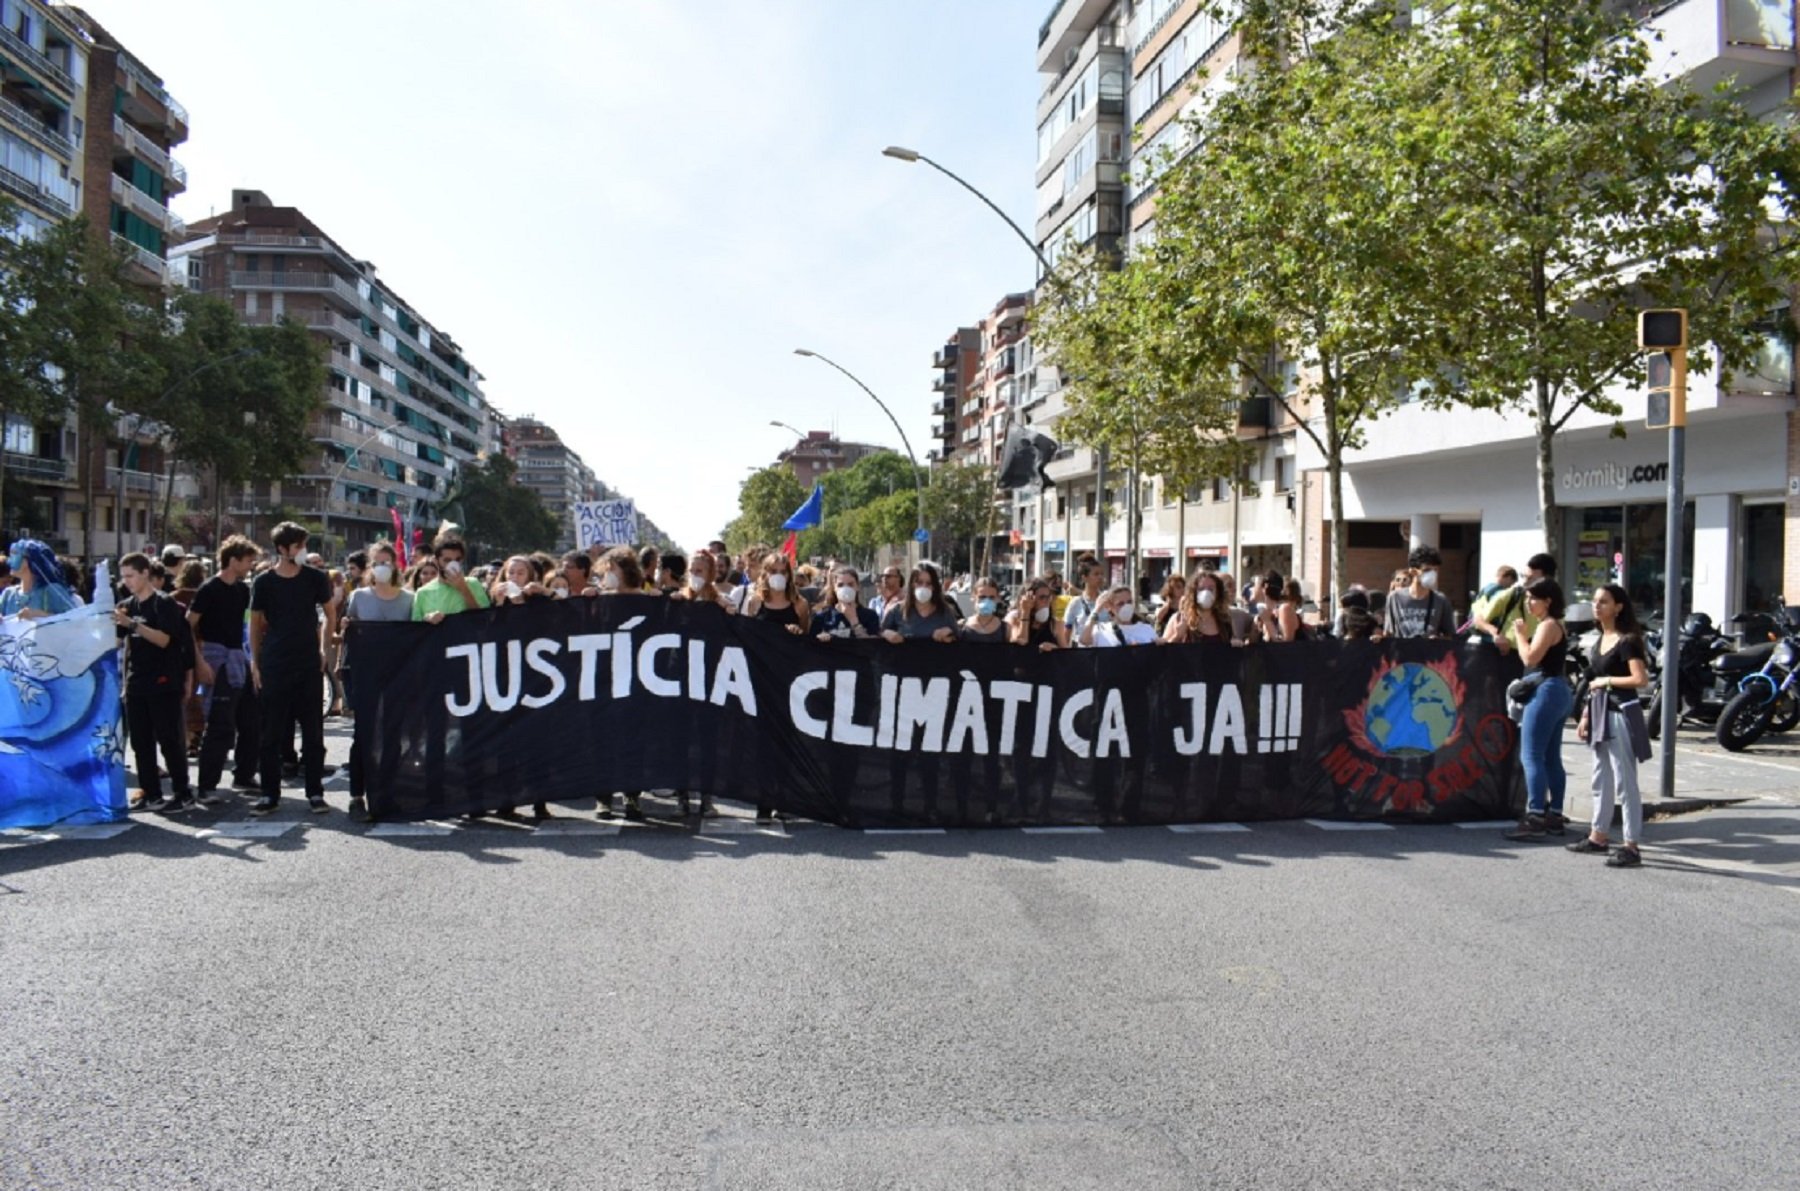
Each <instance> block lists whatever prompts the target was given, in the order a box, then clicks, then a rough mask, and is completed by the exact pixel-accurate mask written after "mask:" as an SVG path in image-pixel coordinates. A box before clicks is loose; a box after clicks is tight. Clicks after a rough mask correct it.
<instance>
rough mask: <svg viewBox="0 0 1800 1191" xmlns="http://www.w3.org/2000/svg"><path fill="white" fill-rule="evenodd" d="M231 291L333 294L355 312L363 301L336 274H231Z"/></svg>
mask: <svg viewBox="0 0 1800 1191" xmlns="http://www.w3.org/2000/svg"><path fill="white" fill-rule="evenodd" d="M231 288H232V289H254V290H278V289H280V290H287V289H293V290H312V291H323V292H325V293H328V294H335V295H336V296H337V297H339V298H342V299H343V300H344V301H346V302H348V303H350V305H351V306H352V307H354V308H355V309H357V310H359V311H360V310H362V309H363V300H362V298H361V296H360V295H358V294H357V292H356V287H355V286H353V285H351V284H350V283H349V282H347V281H345V280H344V279H343V278H342V277H339V276H338V275H337V274H336V273H319V272H308V273H302V272H295V271H293V270H288V271H286V272H281V273H264V272H262V271H260V270H258V271H256V272H233V273H232V274H231Z"/></svg>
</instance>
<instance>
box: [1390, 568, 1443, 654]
mask: <svg viewBox="0 0 1800 1191" xmlns="http://www.w3.org/2000/svg"><path fill="white" fill-rule="evenodd" d="M1443 561H1444V560H1443V559H1442V558H1441V557H1440V556H1439V555H1438V552H1437V551H1436V550H1434V549H1432V548H1431V547H1430V546H1420V547H1419V548H1418V549H1416V550H1414V551H1413V552H1412V554H1410V555H1409V556H1408V557H1407V560H1406V565H1407V566H1408V567H1409V568H1411V571H1412V582H1411V583H1410V584H1409V585H1408V586H1406V587H1405V588H1401V589H1397V590H1395V591H1391V592H1389V593H1388V598H1387V612H1386V616H1387V635H1388V636H1389V637H1396V638H1401V639H1406V638H1413V639H1417V638H1421V637H1454V636H1455V635H1456V615H1455V613H1454V612H1453V611H1452V609H1451V607H1450V597H1449V596H1446V595H1444V594H1443V593H1442V592H1440V591H1438V590H1437V584H1438V567H1440V566H1442V565H1443Z"/></svg>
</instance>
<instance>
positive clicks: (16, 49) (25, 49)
mask: <svg viewBox="0 0 1800 1191" xmlns="http://www.w3.org/2000/svg"><path fill="white" fill-rule="evenodd" d="M0 53H4V54H6V55H7V56H8V57H10V58H12V59H14V60H15V61H19V62H23V63H25V65H27V66H29V67H30V68H31V69H32V70H33V71H35V72H36V73H37V74H39V75H41V76H43V77H44V78H46V79H48V80H50V81H51V82H52V83H55V84H56V85H57V86H58V87H61V88H62V89H63V90H64V91H66V92H68V94H69V95H70V96H71V97H72V96H74V94H75V80H74V79H73V78H71V77H70V76H69V72H68V71H66V70H64V69H63V68H62V67H60V66H58V65H57V64H56V63H54V62H52V61H50V59H49V58H48V57H47V56H46V55H45V54H44V53H43V52H42V51H41V50H35V49H33V48H32V47H31V44H30V43H29V42H27V41H25V40H24V39H23V38H21V37H20V36H19V35H18V34H17V33H14V32H13V31H12V30H11V29H7V28H4V27H0Z"/></svg>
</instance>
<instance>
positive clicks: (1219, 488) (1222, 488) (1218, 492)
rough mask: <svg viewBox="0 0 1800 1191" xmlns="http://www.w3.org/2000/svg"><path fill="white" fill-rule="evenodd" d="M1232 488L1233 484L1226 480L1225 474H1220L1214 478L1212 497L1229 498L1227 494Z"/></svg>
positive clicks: (1214, 498)
mask: <svg viewBox="0 0 1800 1191" xmlns="http://www.w3.org/2000/svg"><path fill="white" fill-rule="evenodd" d="M1230 490H1231V486H1230V485H1229V484H1227V483H1226V482H1225V477H1224V476H1218V477H1216V478H1215V479H1214V480H1213V482H1212V498H1213V500H1215V501H1221V500H1225V499H1226V498H1227V496H1228V495H1229V493H1230Z"/></svg>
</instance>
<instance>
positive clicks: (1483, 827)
mask: <svg viewBox="0 0 1800 1191" xmlns="http://www.w3.org/2000/svg"><path fill="white" fill-rule="evenodd" d="M1518 825H1519V823H1518V820H1516V819H1483V820H1481V821H1480V822H1479V823H1457V824H1455V826H1457V827H1460V828H1462V829H1463V830H1464V831H1505V830H1507V829H1508V828H1511V827H1517V826H1518Z"/></svg>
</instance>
